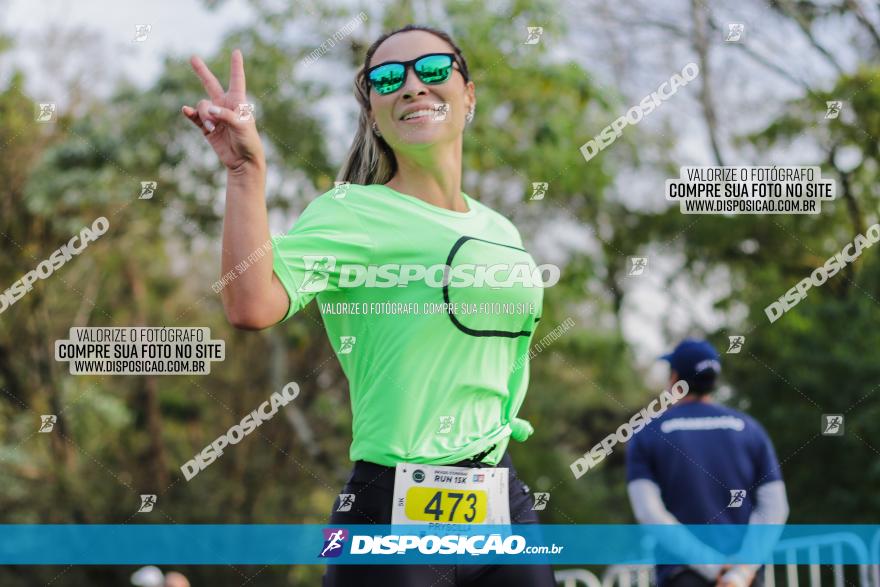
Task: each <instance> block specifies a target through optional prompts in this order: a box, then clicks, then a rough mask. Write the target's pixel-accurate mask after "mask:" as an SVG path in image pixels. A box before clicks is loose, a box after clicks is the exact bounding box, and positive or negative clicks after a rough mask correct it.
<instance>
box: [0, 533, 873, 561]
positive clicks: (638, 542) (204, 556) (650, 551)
mask: <svg viewBox="0 0 880 587" xmlns="http://www.w3.org/2000/svg"><path fill="white" fill-rule="evenodd" d="M877 544H880V526H878V525H833V526H831V525H789V526H770V525H752V526H744V525H721V524H719V525H699V526H690V525H681V526H641V525H540V526H539V525H511V526H488V525H476V526H450V525H445V526H424V525H399V526H388V525H386V526H380V525H376V526H326V525H313V524H286V525H275V524H266V525H255V524H246V525H215V524H204V525H185V524H116V525H77V524H69V525H40V524H15V525H0V564H5V565H10V564H12V565H59V564H74V565H82V564H88V565H98V564H101V565H105V564H106V565H121V564H125V565H142V564H157V565H158V564H166V565H168V564H204V565H220V564H222V565H227V564H261V565H309V564H535V563H549V564H551V565H571V564H597V565H609V564H658V563H659V564H702V563H730V564H736V563H769V562H773V563H777V564H835V563H839V564H880V560H878V559H880V555H878V550H880V549H878V548H877V546H876V545H877ZM872 545H873V548H872Z"/></svg>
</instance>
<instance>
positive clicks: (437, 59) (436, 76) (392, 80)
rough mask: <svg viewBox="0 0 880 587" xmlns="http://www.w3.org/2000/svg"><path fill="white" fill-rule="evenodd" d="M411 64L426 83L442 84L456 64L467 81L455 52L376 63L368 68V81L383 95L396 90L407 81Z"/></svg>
mask: <svg viewBox="0 0 880 587" xmlns="http://www.w3.org/2000/svg"><path fill="white" fill-rule="evenodd" d="M410 65H412V68H413V71H414V72H416V75H417V76H418V78H419V79H420V80H422V83H425V84H430V85H436V84H442V83H443V82H445V81H446V80H448V79H449V76H450V74H451V73H452V70H453V69H454V67H453V66H455V65H457V66H458V70H459V71H460V72H461V75H462V77H463V78H464V79H465V81H467V76H466V75H465V74H464V70H463V69H462V65H461V63H460V62H459V61H458V57H456V55H455V54H454V53H428V54H427V55H422V56H421V57H417V58H415V59H410V60H409V61H386V62H385V63H380V64H379V65H375V66H373V67H371V68H370V69H369V70H367V82H368V83H369V85H371V86H373V88H374V89H375V90H376V92H377V93H379V94H382V95H383V96H384V95H385V94H390V93H392V92H396V91H397V90H399V89H400V88H401V87H402V86H403V84H404V82H406V72H407V69H408V68H409V66H410Z"/></svg>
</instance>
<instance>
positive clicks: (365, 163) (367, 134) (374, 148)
mask: <svg viewBox="0 0 880 587" xmlns="http://www.w3.org/2000/svg"><path fill="white" fill-rule="evenodd" d="M407 31H425V32H428V33H431V34H433V35H436V36H438V37H440V38H441V39H443V40H444V41H446V42H447V43H449V46H450V47H452V50H453V51H454V52H455V55H456V56H457V57H458V59H459V64H460V66H461V74H462V76H463V77H464V79H465V81H467V80H469V79H470V76H469V75H468V71H467V62H466V61H465V59H464V55H462V53H461V49H459V48H458V45H456V44H455V42H454V41H453V40H452V37H450V36H449V35H448V34H446V33H445V32H443V31H441V30H438V29H435V28H432V27H428V26H422V25H412V24H410V25H406V26H405V27H403V28H400V29H397V30H395V31H392V32H390V33H386V34H384V35H382V36H381V37H379V38H378V39H376V41H375V42H374V43H373V44H372V45H370V47H369V49H367V54H366V56H365V57H364V64H363V66H362V67H361V68H360V69H359V70H358V72H357V74H356V75H355V78H354V95H355V98H356V99H357V101H358V104H360V107H361V112H360V115H359V116H358V128H357V132H356V133H355V135H354V140H353V141H352V143H351V147H349V149H348V155H347V156H346V157H345V162H344V163H343V164H342V167H341V168H340V170H339V174H338V175H337V177H336V180H337V181H348V182H351V183H357V184H363V185H369V184H374V183H379V184H384V183H387V182H388V181H389V180H390V179H391V178H392V177H394V174H395V173H396V172H397V159H396V158H395V157H394V149H392V148H391V147H390V146H389V145H388V143H386V142H385V139H383V138H382V137H379V136H376V134H375V133H374V132H373V128H372V126H371V125H370V86H369V84H368V83H367V67H368V66H369V64H370V59H372V58H373V54H374V53H375V52H376V49H378V48H379V45H381V44H382V43H383V42H384V41H385V39H387V38H388V37H390V36H392V35H396V34H397V33H405V32H407Z"/></svg>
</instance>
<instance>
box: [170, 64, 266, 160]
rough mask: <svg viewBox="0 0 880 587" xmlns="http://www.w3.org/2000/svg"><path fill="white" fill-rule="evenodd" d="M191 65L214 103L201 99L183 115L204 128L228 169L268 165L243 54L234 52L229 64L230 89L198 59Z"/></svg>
mask: <svg viewBox="0 0 880 587" xmlns="http://www.w3.org/2000/svg"><path fill="white" fill-rule="evenodd" d="M190 64H191V65H192V68H193V70H194V71H195V72H196V75H198V76H199V79H200V80H202V86H203V87H204V88H205V91H206V92H207V93H208V96H209V97H210V98H211V99H210V100H200V101H199V103H198V104H196V107H195V108H190V107H189V106H184V107H183V108H181V112H183V115H184V116H186V117H187V118H189V120H190V121H192V123H193V124H195V125H196V126H197V127H199V128H200V129H202V133H203V134H204V135H205V137H206V138H207V139H208V142H209V143H210V144H211V147H212V148H213V149H214V152H215V153H217V157H218V158H219V159H220V162H221V163H223V165H225V166H226V167H227V169H230V170H234V171H238V170H241V169H242V168H243V166H244V165H245V164H246V163H259V164H261V165H263V164H264V163H265V159H264V155H263V145H262V143H261V142H260V135H259V133H257V125H256V122H255V120H254V115H253V110H252V108H251V106H250V105H249V104H248V103H247V98H246V96H245V82H244V59H243V58H242V56H241V51H239V50H238V49H236V50H235V51H233V52H232V61H231V63H230V65H229V90H228V91H226V92H224V91H223V86H221V85H220V82H219V81H217V78H216V77H214V74H213V73H211V70H210V69H208V66H207V65H205V62H204V61H202V60H201V59H199V58H198V57H195V56H194V57H192V58H191V59H190Z"/></svg>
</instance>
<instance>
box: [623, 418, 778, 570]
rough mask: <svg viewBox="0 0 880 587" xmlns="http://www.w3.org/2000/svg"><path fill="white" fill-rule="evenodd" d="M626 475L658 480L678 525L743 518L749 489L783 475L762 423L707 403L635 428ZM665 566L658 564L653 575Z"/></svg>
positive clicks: (751, 494)
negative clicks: (635, 432)
mask: <svg viewBox="0 0 880 587" xmlns="http://www.w3.org/2000/svg"><path fill="white" fill-rule="evenodd" d="M626 477H627V482H630V481H634V480H636V479H648V480H650V481H653V482H654V483H656V484H657V485H658V486H659V487H660V494H661V496H662V498H663V503H664V504H665V506H666V509H667V510H669V512H670V513H671V514H672V515H673V516H675V517H676V518H677V519H678V521H679V522H681V523H682V524H748V523H749V515H750V514H751V513H752V509H753V508H754V506H755V505H756V502H755V490H756V489H757V488H758V487H760V486H761V485H763V484H764V483H769V482H771V481H778V480H780V479H782V475H781V471H780V468H779V462H778V460H777V459H776V453H775V451H774V450H773V444H772V443H771V442H770V438H769V437H768V436H767V432H765V431H764V428H762V427H761V425H760V424H758V422H757V421H755V420H754V419H753V418H751V417H750V416H748V415H746V414H743V413H742V412H739V411H737V410H734V409H732V408H728V407H724V406H720V405H718V404H714V403H706V402H688V403H683V404H678V405H675V406H673V407H671V408H670V409H669V410H667V411H666V412H665V413H664V414H663V415H662V416H660V417H659V418H657V419H655V420H653V421H651V423H650V424H648V425H647V426H645V428H643V429H642V430H641V431H639V432H638V433H637V434H635V435H634V436H633V437H632V439H631V440H630V441H629V444H628V445H627V452H626ZM732 492H736V493H732ZM739 492H744V493H739ZM737 503H740V505H739V506H737V507H728V506H729V505H734V506H736V504H737ZM731 546H733V545H731ZM667 570H671V569H663V568H662V567H661V568H658V575H661V576H662V575H666V574H667V573H666V572H663V571H667ZM658 578H659V577H658Z"/></svg>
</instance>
